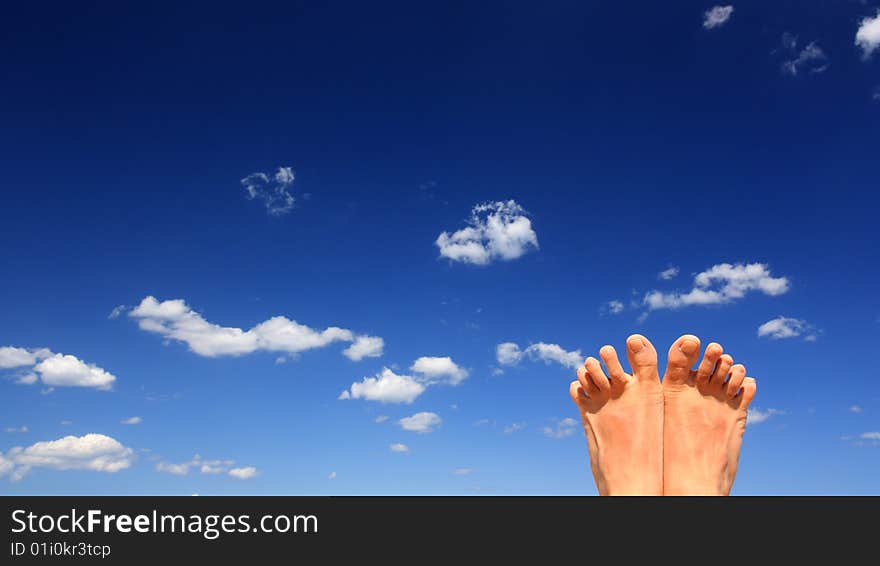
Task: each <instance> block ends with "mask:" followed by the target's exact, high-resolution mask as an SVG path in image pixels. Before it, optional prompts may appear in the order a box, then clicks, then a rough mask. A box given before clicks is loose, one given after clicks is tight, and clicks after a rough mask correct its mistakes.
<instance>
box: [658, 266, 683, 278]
mask: <svg viewBox="0 0 880 566" xmlns="http://www.w3.org/2000/svg"><path fill="white" fill-rule="evenodd" d="M679 271H680V270H679V269H678V268H677V267H670V268H668V269H664V270H663V271H661V272H660V273H658V274H657V277H659V278H660V279H663V280H664V281H669V280H670V279H674V278H675V277H676V276H677V275H678V273H679Z"/></svg>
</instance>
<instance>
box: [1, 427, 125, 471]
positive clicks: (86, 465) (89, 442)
mask: <svg viewBox="0 0 880 566" xmlns="http://www.w3.org/2000/svg"><path fill="white" fill-rule="evenodd" d="M134 458H135V456H134V451H133V450H132V449H131V448H128V447H126V446H123V445H122V444H120V443H119V442H118V441H117V440H115V439H113V438H110V437H109V436H105V435H103V434H86V435H85V436H65V437H64V438H59V439H58V440H50V441H44V442H37V443H35V444H32V445H31V446H28V447H27V448H22V447H15V448H12V449H10V450H9V451H8V452H6V454H2V455H0V460H2V463H0V475H3V473H8V474H10V476H11V478H12V480H13V481H16V480H19V479H21V478H23V477H24V476H25V475H27V473H28V472H29V471H30V470H31V469H32V468H50V469H54V470H92V471H96V472H108V473H114V472H118V471H119V470H124V469H125V468H128V467H129V466H131V464H132V462H133V461H134ZM4 470H5V471H4Z"/></svg>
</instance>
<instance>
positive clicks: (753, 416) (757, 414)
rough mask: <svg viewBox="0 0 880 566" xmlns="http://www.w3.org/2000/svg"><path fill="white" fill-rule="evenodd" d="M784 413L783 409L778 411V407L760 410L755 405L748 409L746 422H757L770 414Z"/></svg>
mask: <svg viewBox="0 0 880 566" xmlns="http://www.w3.org/2000/svg"><path fill="white" fill-rule="evenodd" d="M784 414H785V411H780V410H779V409H767V410H761V409H759V408H757V407H754V408H751V409H749V416H748V422H749V424H758V423H762V422H764V421H766V420H767V419H769V418H770V417H772V416H775V415H784Z"/></svg>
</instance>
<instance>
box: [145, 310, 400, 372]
mask: <svg viewBox="0 0 880 566" xmlns="http://www.w3.org/2000/svg"><path fill="white" fill-rule="evenodd" d="M128 316H130V317H131V318H133V319H135V320H137V322H138V325H139V326H140V328H141V330H145V331H147V332H154V333H156V334H159V335H160V336H163V337H165V338H168V339H170V340H177V341H179V342H183V343H185V344H186V345H187V346H189V349H190V350H191V351H192V352H193V353H195V354H198V355H200V356H206V357H217V356H241V355H244V354H250V353H253V352H257V351H265V352H284V353H287V354H298V353H300V352H304V351H307V350H312V349H315V348H323V347H325V346H328V345H330V344H333V343H334V342H353V344H352V345H351V346H350V347H349V348H348V349H347V350H345V355H346V356H348V358H349V359H352V360H359V359H361V358H363V357H366V356H370V357H374V356H378V355H381V353H382V352H381V347H382V345H383V344H384V342H383V341H382V339H381V338H376V337H373V336H358V335H355V334H354V333H353V332H352V331H351V330H348V329H345V328H339V327H336V326H331V327H329V328H325V329H324V330H315V329H313V328H309V327H308V326H305V325H303V324H299V323H298V322H296V321H295V320H290V319H288V318H286V317H283V316H276V317H272V318H270V319H269V320H266V321H264V322H261V323H259V324H257V325H256V326H254V327H253V328H251V329H250V330H242V329H241V328H235V327H227V326H219V325H217V324H213V323H211V322H208V321H207V320H205V319H204V318H203V317H202V315H200V314H199V313H197V312H196V311H194V310H192V308H190V307H189V306H188V305H187V304H186V303H185V302H184V301H183V300H182V299H172V300H167V301H158V300H156V298H155V297H152V296H148V297H145V298H144V300H142V301H141V303H140V304H139V305H138V306H137V307H135V308H134V309H133V310H132V311H131V312H129V313H128ZM377 345H378V349H377Z"/></svg>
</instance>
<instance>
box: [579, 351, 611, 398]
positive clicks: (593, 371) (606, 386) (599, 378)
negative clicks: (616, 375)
mask: <svg viewBox="0 0 880 566" xmlns="http://www.w3.org/2000/svg"><path fill="white" fill-rule="evenodd" d="M584 367H585V368H587V373H588V374H589V376H590V379H592V380H593V383H595V384H596V387H598V388H599V389H600V390H601V391H603V392H604V391H608V390H610V389H611V382H610V381H608V376H607V375H605V372H604V371H602V366H601V365H600V364H599V360H597V359H596V358H594V357H592V356H590V357H589V358H587V361H586V362H585V363H584Z"/></svg>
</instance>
